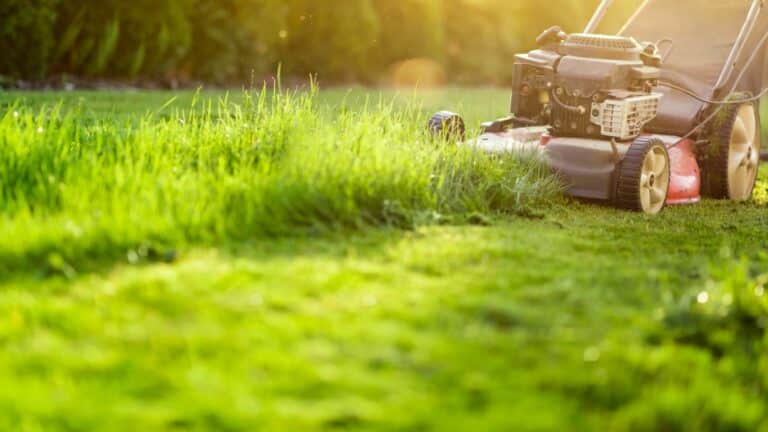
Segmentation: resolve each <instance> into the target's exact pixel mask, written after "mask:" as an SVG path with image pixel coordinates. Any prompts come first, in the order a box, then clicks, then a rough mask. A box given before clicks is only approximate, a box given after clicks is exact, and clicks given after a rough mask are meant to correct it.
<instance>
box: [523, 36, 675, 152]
mask: <svg viewBox="0 0 768 432" xmlns="http://www.w3.org/2000/svg"><path fill="white" fill-rule="evenodd" d="M649 47H650V48H649ZM658 65H660V60H659V59H658V56H656V55H655V46H653V45H652V44H649V45H648V47H646V48H644V47H643V46H642V45H640V44H639V43H638V42H637V41H635V40H634V39H632V38H625V37H617V36H603V35H588V34H573V35H569V36H563V38H562V40H561V41H560V42H559V43H551V42H550V43H549V44H548V45H547V46H543V47H541V49H539V50H536V51H532V52H530V53H527V54H522V55H518V56H516V61H515V90H514V93H513V99H512V113H514V114H515V116H517V117H521V118H526V119H530V120H533V121H534V122H536V123H538V124H548V125H550V126H551V129H552V131H551V132H552V135H554V136H564V137H584V138H616V139H619V140H630V139H632V138H634V137H636V136H638V135H639V134H640V133H641V131H642V128H643V126H644V125H645V124H646V123H648V122H650V121H651V120H653V118H654V117H655V116H656V113H657V111H658V106H659V100H660V98H661V94H659V93H653V88H654V87H655V86H657V85H658V79H659V77H660V69H659V67H658Z"/></svg>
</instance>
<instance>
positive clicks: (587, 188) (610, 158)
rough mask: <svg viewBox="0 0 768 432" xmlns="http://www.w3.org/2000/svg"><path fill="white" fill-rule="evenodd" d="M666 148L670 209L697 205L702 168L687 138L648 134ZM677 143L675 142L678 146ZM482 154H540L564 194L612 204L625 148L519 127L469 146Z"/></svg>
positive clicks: (598, 141) (621, 144) (626, 147)
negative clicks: (564, 190)
mask: <svg viewBox="0 0 768 432" xmlns="http://www.w3.org/2000/svg"><path fill="white" fill-rule="evenodd" d="M648 136H651V137H653V138H658V139H660V140H661V141H662V142H663V143H664V145H665V146H666V147H667V151H668V152H669V161H670V171H671V176H670V182H669V192H668V195H667V202H666V203H667V204H668V205H683V204H695V203H698V202H699V201H701V194H700V192H701V170H700V168H699V164H698V162H697V161H696V155H695V154H694V143H693V142H692V141H691V140H683V141H680V138H679V137H675V136H670V135H648ZM678 142H679V143H678ZM467 144H468V145H470V146H471V147H472V148H474V149H476V150H481V151H483V152H486V153H492V154H501V153H516V154H521V153H523V154H524V153H531V152H539V153H541V154H542V155H543V156H544V157H545V158H546V160H547V163H548V164H549V166H550V167H551V168H552V170H553V171H555V172H556V173H557V174H558V175H560V176H561V178H562V179H563V180H564V181H565V184H566V188H567V189H566V192H567V193H568V194H569V195H571V196H573V197H577V198H585V199H594V200H603V201H611V200H613V198H614V196H615V185H616V173H617V171H618V169H617V168H618V167H619V166H620V163H621V161H622V160H623V159H624V156H625V155H626V153H627V151H628V149H629V144H628V143H621V142H619V143H616V144H615V145H614V144H612V143H611V142H610V141H605V140H595V139H584V138H558V137H549V136H548V135H547V134H546V128H540V127H536V128H519V129H511V130H509V131H506V132H488V133H484V134H482V135H481V136H480V137H479V138H478V139H477V140H475V141H470V142H468V143H467Z"/></svg>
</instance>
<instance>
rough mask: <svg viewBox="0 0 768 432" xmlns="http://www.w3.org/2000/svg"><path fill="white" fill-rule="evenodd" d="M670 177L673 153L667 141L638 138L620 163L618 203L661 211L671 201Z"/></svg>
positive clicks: (638, 208) (644, 209) (650, 212)
mask: <svg viewBox="0 0 768 432" xmlns="http://www.w3.org/2000/svg"><path fill="white" fill-rule="evenodd" d="M670 177H671V171H670V163H669V153H668V152H667V148H666V146H664V143H663V142H662V141H661V140H659V139H658V138H651V137H640V138H637V139H636V140H635V142H633V143H632V145H631V146H630V147H629V150H628V151H627V154H626V156H624V160H623V161H622V162H621V166H620V167H619V178H618V184H617V187H616V205H617V206H618V207H620V208H624V209H627V210H632V211H637V212H642V213H646V214H650V215H655V214H658V213H659V212H660V211H661V210H662V209H663V208H664V206H665V205H666V203H667V194H668V193H669V180H670Z"/></svg>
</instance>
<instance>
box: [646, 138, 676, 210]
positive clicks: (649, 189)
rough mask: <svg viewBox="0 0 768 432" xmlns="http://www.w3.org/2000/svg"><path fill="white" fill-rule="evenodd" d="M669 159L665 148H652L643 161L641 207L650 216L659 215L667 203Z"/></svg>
mask: <svg viewBox="0 0 768 432" xmlns="http://www.w3.org/2000/svg"><path fill="white" fill-rule="evenodd" d="M669 168H670V167H669V157H668V156H667V152H666V151H665V150H664V148H662V147H660V146H654V147H651V149H650V150H649V151H648V154H646V155H645V159H644V160H643V168H642V174H641V175H640V205H641V206H642V210H643V212H645V213H648V214H658V213H659V212H660V211H661V209H662V208H664V204H665V203H666V201H667V192H668V191H669V177H670V170H669Z"/></svg>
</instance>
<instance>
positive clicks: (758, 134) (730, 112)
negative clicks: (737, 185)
mask: <svg viewBox="0 0 768 432" xmlns="http://www.w3.org/2000/svg"><path fill="white" fill-rule="evenodd" d="M749 96H750V94H748V93H745V94H740V95H739V96H738V97H740V98H743V97H749ZM745 106H750V107H752V108H753V109H754V110H755V120H756V127H755V137H754V139H755V143H757V148H758V149H759V148H760V147H761V144H762V135H763V134H762V129H761V127H760V109H759V105H758V104H757V103H748V104H742V105H728V106H726V107H725V108H723V113H721V115H720V117H719V119H718V120H716V121H715V122H714V123H713V127H712V130H711V132H709V137H708V138H707V141H708V144H707V145H706V146H705V147H704V148H703V149H702V150H701V151H700V155H699V159H700V160H699V162H700V164H701V166H702V167H703V170H702V182H701V183H702V184H701V186H702V193H703V195H704V196H707V197H709V198H714V199H723V200H730V199H735V198H734V197H733V196H732V194H731V188H730V184H729V175H728V162H729V158H730V156H731V141H732V136H733V133H734V129H735V127H736V124H737V120H738V118H739V112H740V111H741V109H742V108H743V107H745ZM760 156H761V158H758V160H759V159H763V160H765V157H766V156H768V154H766V153H762V154H761V155H760ZM756 170H759V166H758V167H757V168H756ZM752 189H754V183H753V185H752V188H751V190H752ZM750 195H751V193H750Z"/></svg>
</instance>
